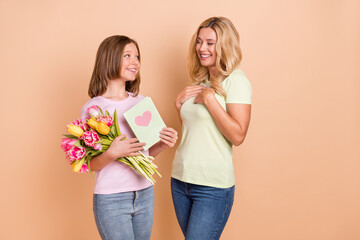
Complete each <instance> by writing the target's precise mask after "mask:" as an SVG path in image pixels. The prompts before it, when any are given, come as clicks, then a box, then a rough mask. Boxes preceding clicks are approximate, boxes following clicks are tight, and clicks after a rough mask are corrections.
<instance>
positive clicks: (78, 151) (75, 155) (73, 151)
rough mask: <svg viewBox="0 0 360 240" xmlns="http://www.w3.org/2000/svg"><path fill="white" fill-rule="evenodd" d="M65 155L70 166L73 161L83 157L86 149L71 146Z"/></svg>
mask: <svg viewBox="0 0 360 240" xmlns="http://www.w3.org/2000/svg"><path fill="white" fill-rule="evenodd" d="M65 154H66V158H67V159H68V160H69V162H70V164H72V163H73V162H74V161H76V160H79V159H82V158H83V157H84V156H85V154H86V149H85V148H83V147H77V146H75V145H73V146H72V147H71V148H70V149H69V151H67V152H66V153H65Z"/></svg>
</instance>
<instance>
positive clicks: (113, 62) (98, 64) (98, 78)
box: [88, 35, 140, 98]
mask: <svg viewBox="0 0 360 240" xmlns="http://www.w3.org/2000/svg"><path fill="white" fill-rule="evenodd" d="M129 43H133V44H135V46H136V48H137V50H138V53H139V62H140V50H139V46H138V44H137V42H136V41H135V40H134V39H131V38H129V37H127V36H122V35H115V36H111V37H108V38H106V39H105V40H104V41H102V43H101V44H100V46H99V49H98V51H97V54H96V59H95V66H94V70H93V73H92V76H91V79H90V84H89V90H88V94H89V96H90V97H91V98H93V97H96V96H101V95H103V94H104V93H105V91H106V90H107V86H108V81H109V80H112V79H116V78H119V77H120V68H121V64H122V61H121V59H122V55H123V52H124V48H125V46H126V45H127V44H129ZM139 87H140V72H138V73H137V75H136V78H135V80H134V81H128V82H126V85H125V90H126V91H128V92H131V93H133V94H134V96H137V95H138V93H139Z"/></svg>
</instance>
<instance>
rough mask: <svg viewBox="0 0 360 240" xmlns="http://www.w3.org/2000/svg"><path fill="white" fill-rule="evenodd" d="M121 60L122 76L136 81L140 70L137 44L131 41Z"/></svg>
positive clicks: (127, 79)
mask: <svg viewBox="0 0 360 240" xmlns="http://www.w3.org/2000/svg"><path fill="white" fill-rule="evenodd" d="M121 61H122V63H121V67H120V78H121V79H123V80H125V81H134V80H135V79H136V74H137V73H138V71H139V70H140V61H139V52H138V50H137V48H136V45H135V44H133V43H129V44H127V45H126V46H125V48H124V52H123V55H122V59H121Z"/></svg>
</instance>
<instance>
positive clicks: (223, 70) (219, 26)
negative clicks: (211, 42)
mask: <svg viewBox="0 0 360 240" xmlns="http://www.w3.org/2000/svg"><path fill="white" fill-rule="evenodd" d="M202 28H211V29H213V30H214V31H215V33H216V37H217V41H216V46H215V49H216V54H217V57H216V68H217V70H218V71H219V74H218V75H217V76H215V77H211V78H210V79H209V81H210V82H211V86H212V88H214V90H215V92H217V93H218V94H220V95H223V96H225V97H226V93H225V91H224V89H223V88H222V86H221V82H222V81H223V80H224V79H225V78H226V77H227V76H229V75H230V73H231V72H232V71H234V70H235V68H236V67H237V66H238V65H239V64H240V61H241V57H242V55H241V49H240V36H239V33H238V32H237V30H236V28H235V26H234V24H233V23H232V22H231V21H230V20H229V19H227V18H225V17H212V18H209V19H206V20H205V21H204V22H202V23H201V24H200V26H199V27H198V29H197V30H196V32H195V34H194V35H193V37H192V39H191V42H190V46H189V55H188V71H189V75H190V78H191V84H192V85H198V84H200V83H202V82H204V81H205V79H206V78H209V71H208V68H207V67H204V66H202V65H201V63H200V60H199V58H198V56H197V54H196V42H197V37H198V34H199V32H200V30H201V29H202Z"/></svg>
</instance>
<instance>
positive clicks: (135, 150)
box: [131, 147, 144, 152]
mask: <svg viewBox="0 0 360 240" xmlns="http://www.w3.org/2000/svg"><path fill="white" fill-rule="evenodd" d="M142 150H144V148H143V147H137V148H132V149H131V151H132V152H139V151H142Z"/></svg>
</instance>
